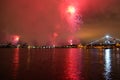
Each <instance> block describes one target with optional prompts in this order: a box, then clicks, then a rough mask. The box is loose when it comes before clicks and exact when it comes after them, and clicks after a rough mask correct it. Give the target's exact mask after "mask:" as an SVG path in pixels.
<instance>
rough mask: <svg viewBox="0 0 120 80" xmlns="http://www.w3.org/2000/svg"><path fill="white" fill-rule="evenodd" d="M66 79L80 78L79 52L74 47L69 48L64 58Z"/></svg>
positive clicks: (77, 79)
mask: <svg viewBox="0 0 120 80" xmlns="http://www.w3.org/2000/svg"><path fill="white" fill-rule="evenodd" d="M66 66H67V68H66V70H65V75H66V77H65V78H66V80H79V79H80V78H81V75H80V73H81V71H80V70H81V66H82V65H81V53H79V54H78V51H77V50H76V49H70V50H69V53H68V55H67V59H66Z"/></svg>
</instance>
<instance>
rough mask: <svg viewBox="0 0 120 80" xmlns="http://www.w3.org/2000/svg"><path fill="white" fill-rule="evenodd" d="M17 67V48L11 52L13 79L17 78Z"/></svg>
mask: <svg viewBox="0 0 120 80" xmlns="http://www.w3.org/2000/svg"><path fill="white" fill-rule="evenodd" d="M18 69H19V48H16V49H14V53H13V73H12V75H13V79H14V80H17V75H18Z"/></svg>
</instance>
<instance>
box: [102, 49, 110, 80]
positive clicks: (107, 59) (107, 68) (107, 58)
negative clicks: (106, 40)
mask: <svg viewBox="0 0 120 80" xmlns="http://www.w3.org/2000/svg"><path fill="white" fill-rule="evenodd" d="M111 54H112V53H111V50H110V49H106V50H105V64H104V66H105V73H104V75H105V78H106V80H111Z"/></svg>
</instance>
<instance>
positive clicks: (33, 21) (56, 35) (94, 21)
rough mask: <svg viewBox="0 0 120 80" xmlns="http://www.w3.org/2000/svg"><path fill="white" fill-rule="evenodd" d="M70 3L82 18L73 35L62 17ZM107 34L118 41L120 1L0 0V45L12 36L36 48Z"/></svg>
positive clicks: (88, 39)
mask: <svg viewBox="0 0 120 80" xmlns="http://www.w3.org/2000/svg"><path fill="white" fill-rule="evenodd" d="M71 3H75V5H77V10H78V11H77V12H78V15H80V16H82V22H81V24H77V27H79V28H78V30H75V31H73V32H71V30H73V27H74V26H73V24H70V23H69V22H68V20H66V18H65V15H63V14H62V13H63V12H64V11H65V9H66V5H69V4H71ZM67 16H68V15H67ZM69 21H72V20H69ZM73 22H74V21H73ZM71 25H72V27H70V26H71ZM75 27H76V25H75ZM106 34H109V35H111V36H114V37H117V38H120V0H0V42H4V41H7V40H8V41H9V36H12V35H18V36H20V40H23V41H26V42H29V43H32V42H38V43H39V44H45V43H46V42H48V43H49V42H53V43H55V41H56V42H61V43H62V42H64V41H67V40H68V39H70V38H71V39H73V38H75V39H78V40H79V41H81V42H87V41H92V40H96V39H99V38H101V37H103V36H104V35H106Z"/></svg>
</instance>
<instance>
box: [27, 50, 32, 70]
mask: <svg viewBox="0 0 120 80" xmlns="http://www.w3.org/2000/svg"><path fill="white" fill-rule="evenodd" d="M30 62H31V54H30V49H28V54H27V69H28V70H29V68H30Z"/></svg>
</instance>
